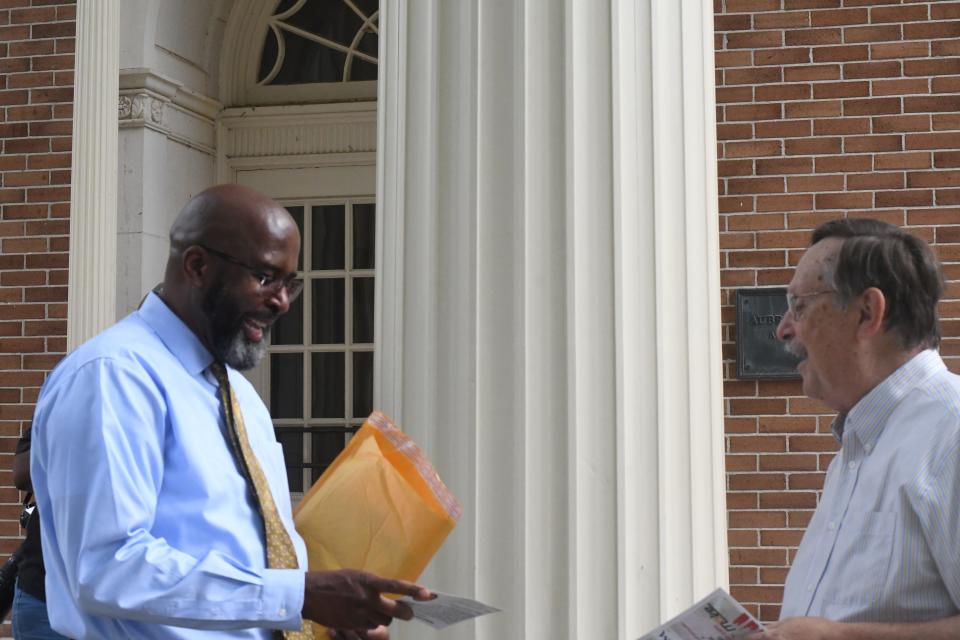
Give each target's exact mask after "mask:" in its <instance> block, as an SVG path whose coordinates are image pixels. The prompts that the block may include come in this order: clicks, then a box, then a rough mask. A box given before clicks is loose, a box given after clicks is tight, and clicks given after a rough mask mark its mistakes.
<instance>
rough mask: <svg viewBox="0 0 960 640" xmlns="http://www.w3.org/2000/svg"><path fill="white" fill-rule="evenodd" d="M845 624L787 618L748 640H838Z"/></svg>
mask: <svg viewBox="0 0 960 640" xmlns="http://www.w3.org/2000/svg"><path fill="white" fill-rule="evenodd" d="M842 628H843V624H842V623H840V622H832V621H830V620H827V619H826V618H787V619H786V620H781V621H780V622H774V623H771V624H769V625H767V627H766V629H764V630H763V631H762V632H761V633H754V634H752V635H749V636H747V638H746V640H837V639H839V638H840V637H841V636H840V631H841V630H842Z"/></svg>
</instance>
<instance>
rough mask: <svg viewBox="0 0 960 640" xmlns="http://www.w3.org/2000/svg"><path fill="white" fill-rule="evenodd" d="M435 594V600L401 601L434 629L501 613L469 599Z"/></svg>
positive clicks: (405, 599)
mask: <svg viewBox="0 0 960 640" xmlns="http://www.w3.org/2000/svg"><path fill="white" fill-rule="evenodd" d="M433 593H434V595H436V596H437V597H436V598H434V599H433V600H414V599H412V598H410V597H406V598H401V600H402V601H403V602H406V603H407V604H408V605H410V608H411V609H413V617H414V618H416V619H417V620H419V621H420V622H423V623H426V624H428V625H430V626H431V627H433V628H434V629H443V628H444V627H449V626H450V625H452V624H457V623H458V622H463V621H464V620H470V619H472V618H476V617H478V616H483V615H486V614H488V613H495V612H497V611H500V609H497V608H496V607H491V606H490V605H486V604H483V603H482V602H478V601H476V600H470V599H469V598H461V597H459V596H452V595H450V594H448V593H439V592H437V591H434V592H433Z"/></svg>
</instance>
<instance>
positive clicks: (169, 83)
mask: <svg viewBox="0 0 960 640" xmlns="http://www.w3.org/2000/svg"><path fill="white" fill-rule="evenodd" d="M119 86H120V99H119V102H118V105H117V108H118V117H119V121H120V128H121V129H127V128H137V127H146V128H147V129H151V130H153V131H156V132H157V133H160V134H162V135H164V136H166V137H168V138H170V139H171V140H175V141H176V142H179V143H181V144H183V145H186V146H188V147H191V148H193V149H197V150H198V151H202V152H204V153H206V154H208V155H211V156H212V155H214V153H215V150H214V145H215V143H216V124H215V118H216V117H217V114H218V113H219V112H220V111H221V110H222V106H221V105H220V103H219V102H217V101H216V100H212V99H211V98H208V97H206V96H203V95H201V94H199V93H197V92H195V91H192V90H190V89H188V88H187V87H184V86H183V85H182V84H180V83H178V82H176V81H175V80H172V79H170V78H167V77H165V76H163V75H161V74H159V73H156V72H154V71H151V70H150V69H139V68H138V69H122V70H121V71H120V85H119Z"/></svg>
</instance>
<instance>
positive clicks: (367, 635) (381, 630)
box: [329, 627, 390, 640]
mask: <svg viewBox="0 0 960 640" xmlns="http://www.w3.org/2000/svg"><path fill="white" fill-rule="evenodd" d="M329 631H330V637H331V638H336V640H390V631H389V630H388V629H387V628H386V627H377V628H376V629H340V630H339V631H338V630H336V629H329Z"/></svg>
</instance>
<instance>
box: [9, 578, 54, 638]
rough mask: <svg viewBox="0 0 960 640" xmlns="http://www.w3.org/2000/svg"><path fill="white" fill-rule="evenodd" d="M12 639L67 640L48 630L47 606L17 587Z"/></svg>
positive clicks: (14, 601)
mask: <svg viewBox="0 0 960 640" xmlns="http://www.w3.org/2000/svg"><path fill="white" fill-rule="evenodd" d="M13 611H14V615H13V637H14V638H16V639H17V640H67V639H66V638H65V637H64V636H62V635H60V634H59V633H57V632H56V631H54V630H53V629H51V628H50V619H49V618H48V617H47V604H46V603H45V602H44V601H43V600H39V599H37V598H34V597H33V596H32V595H30V594H29V593H27V592H26V591H24V590H23V589H21V588H20V587H17V592H16V595H15V596H14V600H13Z"/></svg>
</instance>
